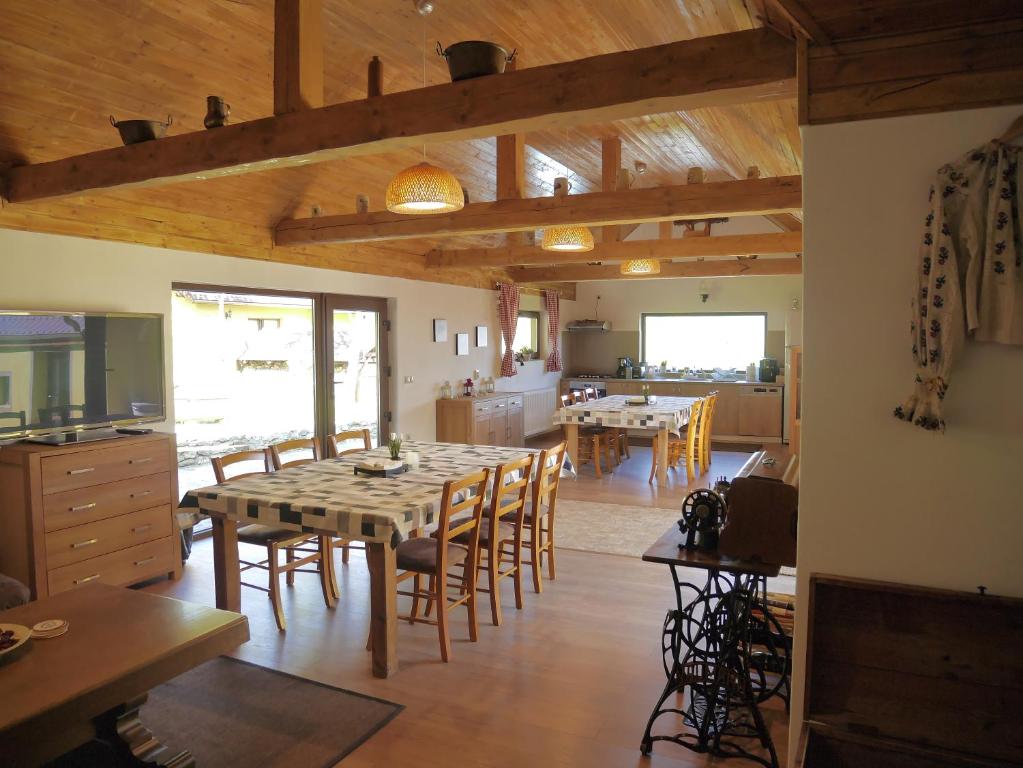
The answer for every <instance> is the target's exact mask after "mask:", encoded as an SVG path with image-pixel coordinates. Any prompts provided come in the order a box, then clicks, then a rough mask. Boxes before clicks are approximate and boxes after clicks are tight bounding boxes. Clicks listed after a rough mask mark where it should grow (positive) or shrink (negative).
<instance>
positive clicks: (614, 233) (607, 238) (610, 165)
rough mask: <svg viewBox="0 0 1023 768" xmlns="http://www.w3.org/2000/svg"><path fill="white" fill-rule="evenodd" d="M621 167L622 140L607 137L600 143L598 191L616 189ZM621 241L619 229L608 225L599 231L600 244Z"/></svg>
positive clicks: (614, 225) (615, 137) (612, 190)
mask: <svg viewBox="0 0 1023 768" xmlns="http://www.w3.org/2000/svg"><path fill="white" fill-rule="evenodd" d="M621 167H622V140H621V138H619V137H618V136H607V137H605V138H603V139H601V141H600V189H601V191H602V192H614V191H615V190H617V189H618V172H619V170H621ZM621 239H622V232H621V227H620V226H618V225H617V224H609V225H608V226H606V227H602V228H601V230H600V241H601V242H602V243H614V242H617V241H619V240H621Z"/></svg>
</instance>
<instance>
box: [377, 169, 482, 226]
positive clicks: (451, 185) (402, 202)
mask: <svg viewBox="0 0 1023 768" xmlns="http://www.w3.org/2000/svg"><path fill="white" fill-rule="evenodd" d="M386 204H387V210H389V211H390V212H391V213H450V212H451V211H460V210H461V209H462V207H463V206H464V205H465V194H464V193H463V192H462V185H461V184H459V183H458V179H456V178H455V177H454V175H453V174H451V173H450V172H449V171H445V170H444V169H443V168H438V167H437V166H436V165H430V164H429V163H427V162H422V163H419V164H418V165H413V166H410V167H408V168H406V169H405V170H403V171H401V172H400V173H398V175H396V176H395V177H394V178H393V179H391V183H390V184H388V185H387V198H386Z"/></svg>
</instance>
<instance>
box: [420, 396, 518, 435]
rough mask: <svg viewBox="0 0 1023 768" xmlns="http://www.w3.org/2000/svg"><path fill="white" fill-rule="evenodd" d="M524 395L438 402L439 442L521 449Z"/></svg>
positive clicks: (467, 398)
mask: <svg viewBox="0 0 1023 768" xmlns="http://www.w3.org/2000/svg"><path fill="white" fill-rule="evenodd" d="M525 431H526V427H525V414H524V411H523V396H522V394H520V393H517V392H494V393H492V394H488V395H479V396H477V397H459V398H454V399H450V400H438V401H437V440H439V441H440V442H442V443H466V444H468V445H506V446H510V447H514V448H521V447H523V446H524V445H525V444H526V441H525Z"/></svg>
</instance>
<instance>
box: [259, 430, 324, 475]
mask: <svg viewBox="0 0 1023 768" xmlns="http://www.w3.org/2000/svg"><path fill="white" fill-rule="evenodd" d="M267 450H268V451H269V452H270V461H271V462H272V464H273V468H274V470H282V469H287V468H288V467H299V466H301V465H303V464H312V463H313V462H314V461H319V460H320V459H321V458H323V455H322V454H321V453H320V444H319V442H318V441H317V440H316V438H314V437H299V438H297V439H295V440H285V441H284V442H283V443H276V444H274V445H271V446H270V447H269V448H268V449H267ZM296 451H312V453H313V455H312V457H308V456H305V457H303V458H301V459H291V460H290V461H284V460H282V459H281V457H282V456H283V455H284V454H286V453H295V452H296Z"/></svg>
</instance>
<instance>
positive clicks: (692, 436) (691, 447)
mask: <svg viewBox="0 0 1023 768" xmlns="http://www.w3.org/2000/svg"><path fill="white" fill-rule="evenodd" d="M706 406H707V400H706V399H705V398H701V399H700V400H697V401H696V402H695V403H693V405H692V407H691V408H690V409H689V429H688V430H687V431H686V455H687V456H696V452H697V451H698V450H699V445H700V442H699V439H698V438H699V435H698V433H699V430H700V425H701V424H702V419H703V409H704V408H706Z"/></svg>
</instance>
